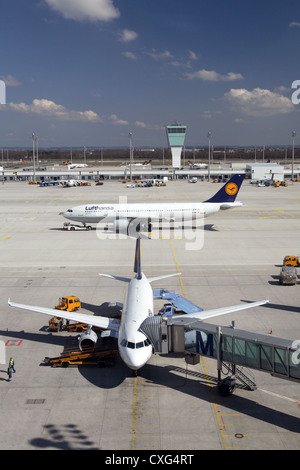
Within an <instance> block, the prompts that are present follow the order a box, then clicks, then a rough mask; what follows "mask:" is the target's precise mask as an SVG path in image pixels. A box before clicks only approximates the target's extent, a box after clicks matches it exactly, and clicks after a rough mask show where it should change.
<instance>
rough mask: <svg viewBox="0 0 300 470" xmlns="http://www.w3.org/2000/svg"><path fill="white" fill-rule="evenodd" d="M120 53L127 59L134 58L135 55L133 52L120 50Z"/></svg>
mask: <svg viewBox="0 0 300 470" xmlns="http://www.w3.org/2000/svg"><path fill="white" fill-rule="evenodd" d="M122 54H123V56H125V57H127V58H128V59H131V60H136V55H135V54H134V53H133V52H129V51H126V52H122Z"/></svg>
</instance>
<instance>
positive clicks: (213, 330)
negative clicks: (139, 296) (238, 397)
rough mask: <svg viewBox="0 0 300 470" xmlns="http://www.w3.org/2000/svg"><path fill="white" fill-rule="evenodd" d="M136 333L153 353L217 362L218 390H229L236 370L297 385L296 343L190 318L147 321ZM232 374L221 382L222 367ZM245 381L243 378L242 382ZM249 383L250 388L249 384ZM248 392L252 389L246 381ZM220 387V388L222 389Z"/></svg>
mask: <svg viewBox="0 0 300 470" xmlns="http://www.w3.org/2000/svg"><path fill="white" fill-rule="evenodd" d="M140 330H141V331H142V332H143V333H144V334H146V336H147V337H148V338H149V339H150V341H151V342H152V345H153V347H154V350H155V352H157V353H161V354H168V353H172V352H178V353H184V354H185V356H186V360H187V362H190V361H189V359H191V358H193V359H194V361H193V363H196V362H197V359H198V362H199V358H200V355H202V356H207V357H211V358H214V359H216V360H217V370H218V385H219V389H221V388H223V389H224V388H225V389H228V390H229V389H233V388H234V386H235V378H237V377H238V372H239V370H238V367H237V366H242V367H246V368H247V369H256V370H259V371H262V372H267V373H270V374H271V375H273V376H275V377H279V378H281V379H286V380H291V381H294V382H300V341H291V340H287V339H283V338H278V337H273V336H270V335H262V334H258V333H252V332H249V331H245V330H239V329H236V328H235V326H234V323H233V325H232V326H231V327H225V326H218V325H214V324H210V323H205V322H203V321H198V320H195V319H193V318H184V317H182V316H180V318H178V319H176V315H174V316H173V317H169V318H167V319H164V318H162V317H160V316H154V317H150V318H147V319H146V320H145V321H144V322H143V323H142V325H141V328H140ZM224 364H225V365H226V364H228V366H227V368H228V370H229V371H230V372H232V374H233V376H232V377H227V378H226V379H225V382H224V380H222V377H221V372H222V366H224ZM242 381H243V382H244V383H246V382H247V381H248V379H247V378H246V377H244V379H242ZM250 382H251V384H250ZM249 385H250V386H249V388H250V389H252V390H253V389H255V388H256V386H255V384H254V382H253V381H250V380H249ZM223 386H224V387H223ZM230 391H232V390H230Z"/></svg>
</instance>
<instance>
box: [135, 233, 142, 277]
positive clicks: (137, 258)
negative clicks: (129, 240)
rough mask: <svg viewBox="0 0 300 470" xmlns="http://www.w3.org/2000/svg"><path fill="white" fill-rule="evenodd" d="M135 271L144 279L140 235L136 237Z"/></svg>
mask: <svg viewBox="0 0 300 470" xmlns="http://www.w3.org/2000/svg"><path fill="white" fill-rule="evenodd" d="M134 272H135V273H136V274H137V276H136V277H137V279H142V270H141V239H140V237H138V238H137V239H136V245H135V257H134Z"/></svg>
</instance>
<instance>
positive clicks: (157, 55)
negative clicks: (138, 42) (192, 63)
mask: <svg viewBox="0 0 300 470" xmlns="http://www.w3.org/2000/svg"><path fill="white" fill-rule="evenodd" d="M149 55H150V56H151V57H153V59H155V60H158V59H173V55H172V54H171V52H170V51H168V50H165V51H164V52H156V51H155V50H153V51H152V52H149Z"/></svg>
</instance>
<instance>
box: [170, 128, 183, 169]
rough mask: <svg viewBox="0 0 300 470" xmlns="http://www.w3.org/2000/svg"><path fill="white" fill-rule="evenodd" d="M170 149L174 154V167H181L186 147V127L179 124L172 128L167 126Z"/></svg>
mask: <svg viewBox="0 0 300 470" xmlns="http://www.w3.org/2000/svg"><path fill="white" fill-rule="evenodd" d="M166 132H167V138H168V144H169V147H171V153H172V167H173V168H180V167H181V152H182V147H183V146H184V139H185V133H186V126H182V125H181V124H179V123H178V122H175V124H172V125H171V126H166Z"/></svg>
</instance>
